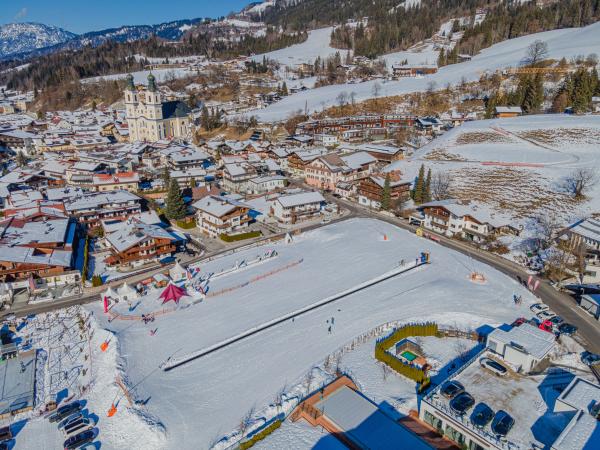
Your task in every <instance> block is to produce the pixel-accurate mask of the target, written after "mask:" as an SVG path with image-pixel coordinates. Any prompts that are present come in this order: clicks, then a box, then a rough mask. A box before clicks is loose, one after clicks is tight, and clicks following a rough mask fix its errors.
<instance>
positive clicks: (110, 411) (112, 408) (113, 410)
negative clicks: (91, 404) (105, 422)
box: [107, 403, 117, 417]
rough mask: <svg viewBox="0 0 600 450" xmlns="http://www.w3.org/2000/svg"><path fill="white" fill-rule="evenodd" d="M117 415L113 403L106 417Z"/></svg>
mask: <svg viewBox="0 0 600 450" xmlns="http://www.w3.org/2000/svg"><path fill="white" fill-rule="evenodd" d="M116 413H117V407H116V406H115V404H114V403H113V404H112V405H111V407H110V409H109V410H108V414H107V416H108V417H112V416H114V415H115V414H116Z"/></svg>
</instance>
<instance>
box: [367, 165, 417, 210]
mask: <svg viewBox="0 0 600 450" xmlns="http://www.w3.org/2000/svg"><path fill="white" fill-rule="evenodd" d="M388 173H389V176H390V200H391V202H392V204H394V203H395V202H397V201H398V200H406V199H408V197H409V196H410V185H411V182H410V181H408V180H403V179H402V173H401V172H400V171H392V172H388ZM386 176H387V174H383V173H379V174H374V175H371V176H370V177H368V178H365V179H363V180H361V181H360V183H359V185H358V203H360V204H361V205H364V206H368V207H369V208H375V209H379V208H381V199H382V198H383V188H384V186H385V178H386Z"/></svg>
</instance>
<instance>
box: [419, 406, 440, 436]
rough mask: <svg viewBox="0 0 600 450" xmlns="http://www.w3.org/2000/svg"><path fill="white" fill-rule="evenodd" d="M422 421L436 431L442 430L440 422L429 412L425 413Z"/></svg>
mask: <svg viewBox="0 0 600 450" xmlns="http://www.w3.org/2000/svg"><path fill="white" fill-rule="evenodd" d="M423 419H424V420H425V422H427V423H428V424H429V425H431V426H432V427H433V428H435V429H436V430H440V431H441V430H442V421H441V420H440V419H438V418H437V417H435V416H434V415H433V414H431V413H430V412H429V411H425V415H424V416H423Z"/></svg>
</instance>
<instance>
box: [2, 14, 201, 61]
mask: <svg viewBox="0 0 600 450" xmlns="http://www.w3.org/2000/svg"><path fill="white" fill-rule="evenodd" d="M202 20H203V19H182V20H174V21H172V22H164V23H160V24H157V25H124V26H122V27H118V28H108V29H105V30H100V31H91V32H89V33H84V34H80V35H77V34H73V33H70V32H68V31H65V30H62V29H60V28H56V27H52V26H48V25H43V24H28V23H27V24H26V23H16V24H8V25H4V26H2V27H0V59H6V58H7V57H10V58H19V59H21V58H25V57H32V56H38V55H42V54H47V53H52V52H54V51H59V50H65V49H70V50H77V49H79V48H81V47H83V46H86V45H91V46H97V45H100V44H102V43H103V42H106V41H108V40H111V41H115V42H132V41H137V40H140V39H146V38H149V37H150V36H152V35H156V36H158V37H160V38H163V39H168V40H177V39H180V38H181V37H182V36H183V34H184V33H185V32H186V31H187V30H189V29H190V28H192V27H193V26H194V25H196V24H198V23H200V22H202Z"/></svg>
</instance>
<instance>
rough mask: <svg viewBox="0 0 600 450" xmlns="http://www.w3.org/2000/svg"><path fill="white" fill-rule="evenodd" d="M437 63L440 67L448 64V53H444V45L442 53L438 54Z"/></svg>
mask: <svg viewBox="0 0 600 450" xmlns="http://www.w3.org/2000/svg"><path fill="white" fill-rule="evenodd" d="M437 65H438V67H443V66H445V65H446V54H445V53H444V47H442V49H441V50H440V54H439V55H438V60H437Z"/></svg>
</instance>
